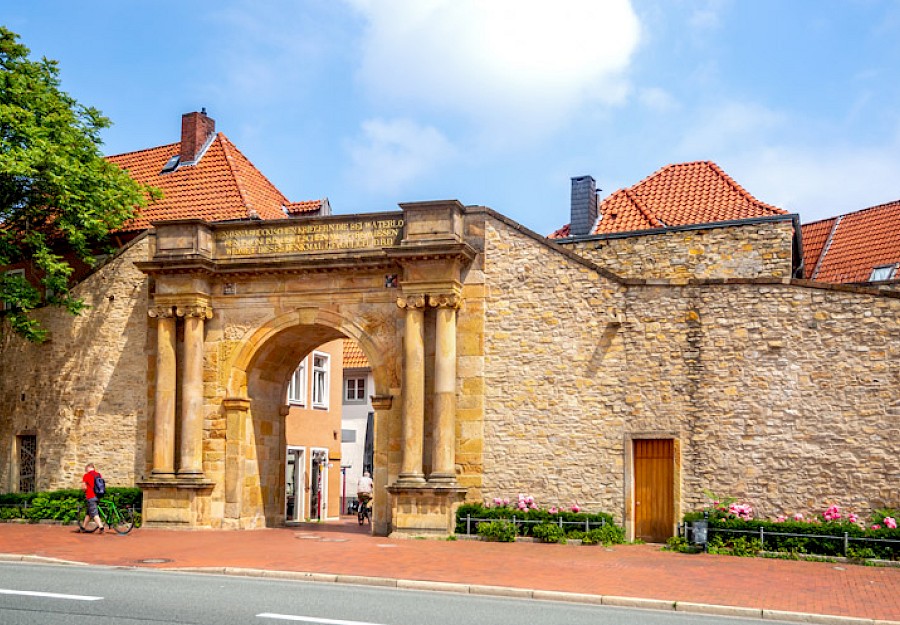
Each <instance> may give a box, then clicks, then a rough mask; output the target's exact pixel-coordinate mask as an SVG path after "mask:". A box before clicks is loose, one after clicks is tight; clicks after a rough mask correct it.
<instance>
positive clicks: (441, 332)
mask: <svg viewBox="0 0 900 625" xmlns="http://www.w3.org/2000/svg"><path fill="white" fill-rule="evenodd" d="M428 303H429V305H431V306H433V307H436V308H437V310H436V315H435V324H436V325H435V350H434V352H435V353H434V431H433V433H432V442H433V449H432V454H431V457H432V471H431V474H430V475H429V476H428V482H429V483H433V482H434V483H451V484H452V483H455V482H456V310H457V308H458V307H459V304H460V297H459V296H458V295H456V294H449V295H436V296H430V297H429V298H428Z"/></svg>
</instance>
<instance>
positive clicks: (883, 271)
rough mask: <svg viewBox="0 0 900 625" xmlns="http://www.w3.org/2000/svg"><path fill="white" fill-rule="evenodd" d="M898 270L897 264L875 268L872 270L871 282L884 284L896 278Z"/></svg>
mask: <svg viewBox="0 0 900 625" xmlns="http://www.w3.org/2000/svg"><path fill="white" fill-rule="evenodd" d="M896 270H897V263H894V264H893V265H881V266H879V267H875V268H874V269H873V270H872V275H870V276H869V282H884V281H885V280H890V279H891V278H893V277H894V272H895V271H896Z"/></svg>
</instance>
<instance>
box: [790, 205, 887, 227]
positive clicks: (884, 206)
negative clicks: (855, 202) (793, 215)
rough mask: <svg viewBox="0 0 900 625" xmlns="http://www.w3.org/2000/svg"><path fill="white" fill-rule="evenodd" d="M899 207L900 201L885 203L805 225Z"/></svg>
mask: <svg viewBox="0 0 900 625" xmlns="http://www.w3.org/2000/svg"><path fill="white" fill-rule="evenodd" d="M892 205H898V206H900V199H898V200H891V201H890V202H884V203H882V204H875V205H874V206H867V207H866V208H860V209H859V210H855V211H850V212H849V213H841V214H840V215H833V216H832V217H823V218H822V219H817V220H816V221H810V222H809V223H805V224H803V225H804V226H811V225H813V224H817V223H821V222H823V221H828V220H829V219H839V218H841V217H849V216H850V215H858V214H859V213H864V212H866V211H870V210H875V209H878V208H887V207H888V206H892Z"/></svg>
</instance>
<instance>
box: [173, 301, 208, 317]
mask: <svg viewBox="0 0 900 625" xmlns="http://www.w3.org/2000/svg"><path fill="white" fill-rule="evenodd" d="M175 313H176V314H177V315H178V316H179V317H200V318H201V319H212V316H213V310H212V306H206V305H204V304H190V305H188V306H177V307H176V308H175Z"/></svg>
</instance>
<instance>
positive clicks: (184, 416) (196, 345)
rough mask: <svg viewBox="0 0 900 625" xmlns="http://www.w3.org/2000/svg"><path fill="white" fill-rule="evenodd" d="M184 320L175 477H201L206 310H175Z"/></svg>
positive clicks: (199, 307) (207, 312)
mask: <svg viewBox="0 0 900 625" xmlns="http://www.w3.org/2000/svg"><path fill="white" fill-rule="evenodd" d="M177 312H178V316H179V317H184V363H183V367H182V372H181V450H180V451H181V454H180V458H179V461H180V462H179V464H178V476H179V477H200V476H202V475H203V403H204V402H203V325H204V324H203V322H204V320H205V319H210V318H211V317H212V309H211V308H209V307H208V306H186V307H178V309H177Z"/></svg>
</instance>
